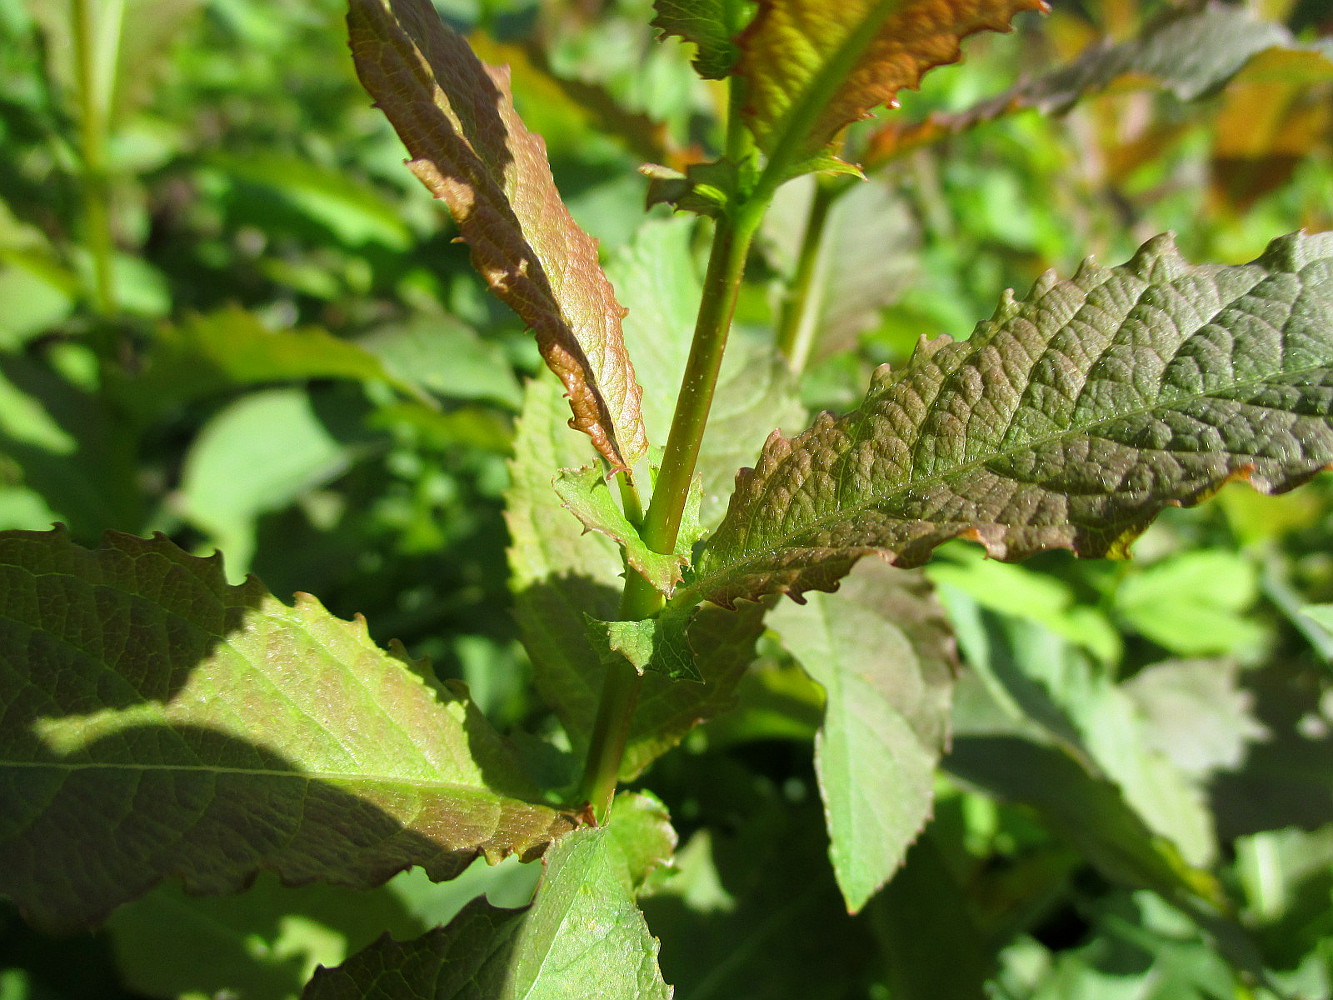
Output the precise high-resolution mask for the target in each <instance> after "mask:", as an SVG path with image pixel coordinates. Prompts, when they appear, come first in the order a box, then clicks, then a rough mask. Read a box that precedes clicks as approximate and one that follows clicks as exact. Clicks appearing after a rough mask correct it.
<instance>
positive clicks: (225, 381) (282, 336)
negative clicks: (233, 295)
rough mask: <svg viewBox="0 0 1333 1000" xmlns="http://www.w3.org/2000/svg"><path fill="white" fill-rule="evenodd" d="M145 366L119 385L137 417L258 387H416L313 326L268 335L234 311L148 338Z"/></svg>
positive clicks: (223, 311)
mask: <svg viewBox="0 0 1333 1000" xmlns="http://www.w3.org/2000/svg"><path fill="white" fill-rule="evenodd" d="M145 366H146V370H145V372H144V373H143V374H142V375H141V376H138V377H137V378H134V379H132V380H127V381H125V382H122V383H121V385H120V390H121V396H122V397H123V399H124V400H125V402H126V404H127V405H129V406H131V407H133V408H134V409H136V410H138V411H140V412H143V413H144V415H145V416H147V415H150V414H157V413H161V412H163V411H166V410H169V409H170V408H171V407H172V406H173V405H178V404H180V403H182V402H188V401H193V400H195V399H199V398H201V397H204V396H208V395H211V394H214V393H219V392H224V391H227V390H229V389H234V388H235V387H237V386H245V385H262V384H264V383H266V382H287V381H296V380H300V379H315V378H338V379H350V380H354V381H371V382H387V383H389V384H392V385H395V386H397V387H398V388H399V389H400V390H403V391H407V392H410V391H412V389H413V386H414V385H415V384H420V383H418V382H417V381H416V380H415V379H414V378H412V377H411V374H408V375H407V376H406V377H404V376H403V375H402V374H400V373H399V372H398V371H393V372H391V371H390V370H389V369H388V368H387V367H386V365H385V363H384V362H383V361H382V360H381V359H380V358H379V357H377V356H376V355H375V354H374V353H373V352H371V351H369V350H367V349H366V348H365V347H363V346H361V345H358V344H354V343H351V342H349V341H346V340H340V339H338V338H337V337H335V336H333V335H332V334H330V333H328V332H327V331H326V330H321V329H319V328H318V327H303V328H298V329H292V330H271V329H269V328H268V327H267V326H265V325H264V323H263V322H262V321H261V320H260V319H259V317H258V316H256V315H255V314H254V313H252V312H247V311H246V310H244V309H241V308H240V307H238V306H229V307H226V308H223V309H220V310H218V311H217V312H214V313H209V314H208V315H198V316H192V317H189V318H188V319H186V320H184V321H183V322H181V323H179V324H171V325H168V326H164V327H163V328H162V329H160V330H159V331H158V333H157V335H156V337H154V339H153V343H152V345H151V347H150V348H149V351H148V356H147V358H146V359H145ZM274 426H275V427H277V426H279V425H277V424H275V425H274Z"/></svg>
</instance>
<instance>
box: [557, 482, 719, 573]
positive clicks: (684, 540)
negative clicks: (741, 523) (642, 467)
mask: <svg viewBox="0 0 1333 1000" xmlns="http://www.w3.org/2000/svg"><path fill="white" fill-rule="evenodd" d="M553 485H554V487H555V492H556V495H557V496H559V497H560V499H561V501H562V502H563V503H564V507H565V509H566V510H567V511H569V512H570V513H571V514H573V515H574V516H575V517H577V518H578V519H579V520H580V521H581V522H583V527H584V529H585V530H586V531H599V532H601V533H602V534H603V535H606V536H607V537H608V538H610V539H611V540H612V541H614V542H615V543H616V544H617V545H618V546H620V549H621V551H623V552H624V554H625V559H626V561H627V562H628V563H629V564H630V565H631V566H633V567H634V568H635V569H636V570H637V571H638V572H639V575H640V576H642V577H643V578H644V579H645V580H647V581H648V582H649V583H651V584H652V585H653V586H654V587H656V588H657V589H658V590H659V591H661V592H662V593H664V594H668V595H669V594H670V593H671V591H672V590H673V589H674V588H675V586H676V584H677V583H678V582H679V581H680V578H681V571H682V569H683V567H684V566H685V565H686V563H688V562H689V558H690V549H691V547H692V546H693V545H694V543H695V542H696V541H698V540H699V535H700V534H701V533H700V531H699V527H698V525H699V504H700V502H701V501H702V499H703V492H702V489H701V488H700V484H699V480H698V479H697V478H696V479H695V481H694V484H693V488H692V489H691V490H690V495H689V498H688V499H687V501H686V504H687V506H686V509H685V512H684V515H683V517H684V523H683V524H682V527H681V531H680V535H679V537H678V538H677V539H676V554H675V555H670V556H668V555H663V554H662V553H660V552H654V551H653V550H652V549H650V548H649V547H648V546H647V545H646V544H645V543H644V541H643V539H642V538H640V537H639V532H638V529H636V528H635V527H634V526H633V525H632V524H630V523H629V521H628V520H627V519H626V517H625V514H624V512H623V511H622V510H621V509H620V505H619V504H618V503H616V500H615V498H614V497H613V496H612V495H611V490H610V488H609V487H608V486H607V483H606V476H605V475H604V474H603V473H602V469H601V467H600V466H589V467H588V468H586V469H561V470H560V472H559V473H557V474H556V477H555V483H554V484H553Z"/></svg>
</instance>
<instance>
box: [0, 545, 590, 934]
mask: <svg viewBox="0 0 1333 1000" xmlns="http://www.w3.org/2000/svg"><path fill="white" fill-rule="evenodd" d="M0 591H2V592H3V593H4V594H5V596H6V618H5V619H4V622H3V625H0V654H2V655H0V672H2V673H3V674H4V675H5V683H4V684H3V685H0V691H3V692H4V697H5V703H4V705H3V710H4V714H5V718H6V725H5V727H4V730H3V732H0V854H3V856H4V857H5V864H4V865H3V866H2V867H0V892H4V893H5V894H7V895H9V896H10V897H11V898H12V899H14V900H15V902H17V903H18V905H19V907H20V909H21V910H23V911H24V912H25V913H26V914H27V915H28V917H29V918H30V919H31V920H32V921H33V922H34V923H35V924H37V925H39V926H41V927H46V928H51V929H59V928H64V929H70V928H77V927H82V926H88V925H89V924H92V923H94V922H96V921H98V920H101V919H102V918H104V917H105V916H106V914H107V913H108V912H110V910H111V909H112V908H114V907H115V906H116V905H118V904H119V903H122V902H125V901H127V900H130V899H134V898H136V897H138V896H140V895H142V894H144V893H145V892H147V891H148V890H149V889H151V888H153V886H155V885H156V884H158V883H159V882H161V881H162V880H163V879H166V878H169V877H175V878H179V879H180V880H181V881H182V882H183V883H184V885H185V888H186V889H187V890H189V891H191V892H196V893H227V892H234V891H236V890H238V889H241V888H243V887H244V886H245V885H246V884H247V883H248V882H249V881H250V880H251V879H252V878H253V877H254V876H255V874H256V873H257V872H258V871H260V870H261V869H267V870H272V871H275V872H276V873H277V874H278V875H279V876H280V877H281V878H282V879H284V880H285V881H287V882H289V883H296V884H299V883H304V882H310V881H314V880H326V881H330V882H334V883H336V884H341V885H349V886H361V887H369V886H373V885H377V884H379V883H381V882H383V881H384V880H385V879H387V878H388V877H389V876H390V875H392V874H394V873H395V872H397V871H399V870H401V869H403V868H405V867H407V866H409V865H413V864H416V865H421V866H422V867H424V868H425V869H426V870H427V871H428V872H429V873H430V874H431V876H432V877H433V878H435V879H446V878H451V877H453V876H454V875H457V874H458V873H459V872H461V871H462V870H463V869H464V868H465V867H466V866H467V865H468V864H469V863H470V862H471V861H472V860H473V859H474V858H476V857H477V856H478V855H482V854H484V855H486V856H487V857H490V858H499V857H502V856H504V855H506V854H509V853H515V852H516V853H519V854H523V855H528V856H531V855H533V854H536V853H539V852H540V851H541V850H542V848H543V847H544V846H545V845H546V844H547V843H549V842H550V841H551V840H552V839H553V838H554V837H555V836H557V835H559V834H560V833H563V832H565V831H567V830H569V829H571V828H572V826H573V822H572V821H571V820H570V819H569V818H568V817H567V816H565V815H564V814H562V813H559V812H556V811H554V810H552V809H550V808H549V807H546V806H542V805H537V804H534V803H535V801H536V799H537V793H536V790H535V788H534V787H533V786H532V784H531V783H530V781H529V780H528V778H527V777H526V775H525V773H524V772H523V771H522V769H521V768H520V766H519V764H518V762H517V760H516V758H515V757H514V756H513V755H512V753H511V752H510V750H509V748H508V747H507V746H506V745H505V743H504V742H503V741H502V740H501V739H500V737H499V736H498V735H497V734H496V733H495V732H494V730H492V729H491V728H490V726H489V724H488V723H487V722H486V720H485V719H484V718H483V717H482V715H481V713H480V712H478V711H477V710H476V709H475V708H474V707H472V706H471V704H470V703H469V702H468V700H467V698H466V697H465V695H463V694H461V693H459V692H457V691H454V690H453V689H444V688H439V687H436V686H434V685H433V683H431V682H430V681H428V680H427V679H426V674H428V673H429V667H428V666H427V665H425V664H416V663H412V662H410V661H408V660H406V659H405V658H401V657H399V656H393V655H390V654H388V653H385V652H384V651H382V650H381V649H379V648H378V647H376V646H375V645H374V644H373V643H372V642H371V641H370V639H369V636H368V635H367V632H366V626H365V624H364V622H360V621H357V622H345V621H341V620H339V619H336V618H334V617H332V616H331V615H329V613H328V612H327V611H325V610H324V609H323V608H322V607H321V606H320V604H319V603H318V602H317V601H316V600H315V599H314V598H313V597H310V596H308V595H299V596H298V597H297V600H296V603H295V605H293V606H288V605H286V604H283V603H281V602H280V601H278V600H276V599H275V598H274V597H272V596H271V595H269V594H268V593H267V592H266V591H265V590H264V588H263V586H262V584H260V583H259V582H258V581H257V580H256V579H254V578H253V577H252V578H250V579H248V580H247V581H246V582H245V584H243V585H242V586H239V587H232V586H229V585H228V584H227V583H226V581H225V579H224V577H223V573H222V567H221V562H220V560H219V559H217V558H213V559H196V558H194V557H193V556H189V555H187V554H185V553H184V552H182V551H180V550H179V549H177V548H176V547H175V546H174V545H172V544H171V543H170V542H169V541H167V540H166V539H165V538H162V537H158V538H155V539H152V540H141V539H137V538H133V537H131V536H128V535H115V534H108V535H107V536H106V537H105V538H104V540H103V543H102V545H101V547H100V548H98V549H96V550H88V549H83V548H80V547H78V546H76V545H74V544H73V543H72V542H70V541H69V539H68V538H67V537H66V536H65V534H64V533H63V532H60V531H55V532H48V533H35V532H7V533H5V534H3V535H0ZM57 678H58V679H59V683H53V681H54V680H55V679H57ZM432 679H433V678H432Z"/></svg>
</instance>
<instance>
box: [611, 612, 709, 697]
mask: <svg viewBox="0 0 1333 1000" xmlns="http://www.w3.org/2000/svg"><path fill="white" fill-rule="evenodd" d="M585 621H586V622H587V625H588V635H589V637H590V638H591V640H592V643H593V646H594V648H596V650H597V652H598V655H599V656H600V657H601V659H602V662H603V663H605V664H607V665H608V666H609V665H610V664H612V663H615V662H617V661H619V660H624V661H625V662H626V663H628V664H629V665H630V666H631V667H633V668H634V672H635V673H637V674H640V675H642V674H645V673H647V672H648V671H650V670H651V671H654V672H655V673H659V674H664V675H665V676H667V677H670V678H671V679H672V680H690V681H699V682H702V681H703V677H702V676H701V675H700V673H699V670H698V668H697V667H696V666H695V665H694V654H693V652H692V650H691V649H690V646H689V640H688V639H687V638H686V636H685V627H686V625H687V624H688V619H679V618H670V619H668V620H667V621H666V622H662V621H659V620H658V619H655V618H648V619H644V620H642V621H628V622H625V621H612V622H604V621H598V620H597V619H596V618H592V617H588V618H586V619H585ZM663 625H666V626H668V627H666V628H663Z"/></svg>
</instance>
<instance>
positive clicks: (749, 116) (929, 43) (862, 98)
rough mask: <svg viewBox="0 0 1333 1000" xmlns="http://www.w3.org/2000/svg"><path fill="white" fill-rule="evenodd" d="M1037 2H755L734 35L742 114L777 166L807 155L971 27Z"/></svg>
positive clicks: (996, 24)
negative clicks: (750, 18)
mask: <svg viewBox="0 0 1333 1000" xmlns="http://www.w3.org/2000/svg"><path fill="white" fill-rule="evenodd" d="M1043 7H1044V4H1043V2H1042V0H789V2H778V0H761V2H760V4H759V12H758V14H757V15H756V16H755V19H754V20H753V21H752V22H751V23H750V25H749V27H747V28H746V29H745V31H744V33H743V34H742V35H741V37H740V46H741V58H740V61H739V63H738V64H737V66H736V73H737V74H738V75H740V76H743V77H745V78H746V83H747V85H748V89H747V91H746V98H747V100H746V105H745V119H746V122H747V123H748V124H749V126H750V128H751V130H752V131H753V132H754V135H755V139H756V140H757V142H758V144H759V148H760V149H761V150H763V151H764V152H765V153H767V154H768V155H769V156H771V157H774V158H777V159H779V160H781V161H782V162H783V163H784V165H787V164H792V165H794V164H798V163H800V162H802V161H806V160H809V159H811V158H813V157H816V156H817V155H818V154H819V153H820V152H821V150H823V148H824V147H825V146H826V145H827V144H828V143H829V142H830V141H831V140H832V139H833V137H834V136H835V135H836V134H837V133H838V132H839V131H841V130H842V129H843V128H845V127H846V126H848V125H850V124H851V123H852V122H854V121H857V120H859V119H861V118H865V117H866V116H867V115H868V114H869V112H870V110H871V109H872V108H874V107H876V106H878V105H880V104H886V103H890V102H892V101H893V99H894V95H896V94H897V93H898V91H899V90H902V89H903V88H904V87H915V86H916V85H917V83H918V82H919V81H920V79H921V77H922V75H923V74H924V73H925V72H926V71H927V70H929V69H931V68H932V67H935V66H939V65H941V64H943V63H951V62H954V61H956V60H957V59H958V56H959V43H960V42H961V41H962V39H963V38H964V37H966V36H967V35H970V34H973V33H975V32H978V31H985V30H990V31H1006V30H1008V28H1009V22H1010V20H1011V19H1012V18H1013V17H1014V15H1015V14H1017V13H1019V12H1020V11H1024V10H1040V9H1043Z"/></svg>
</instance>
